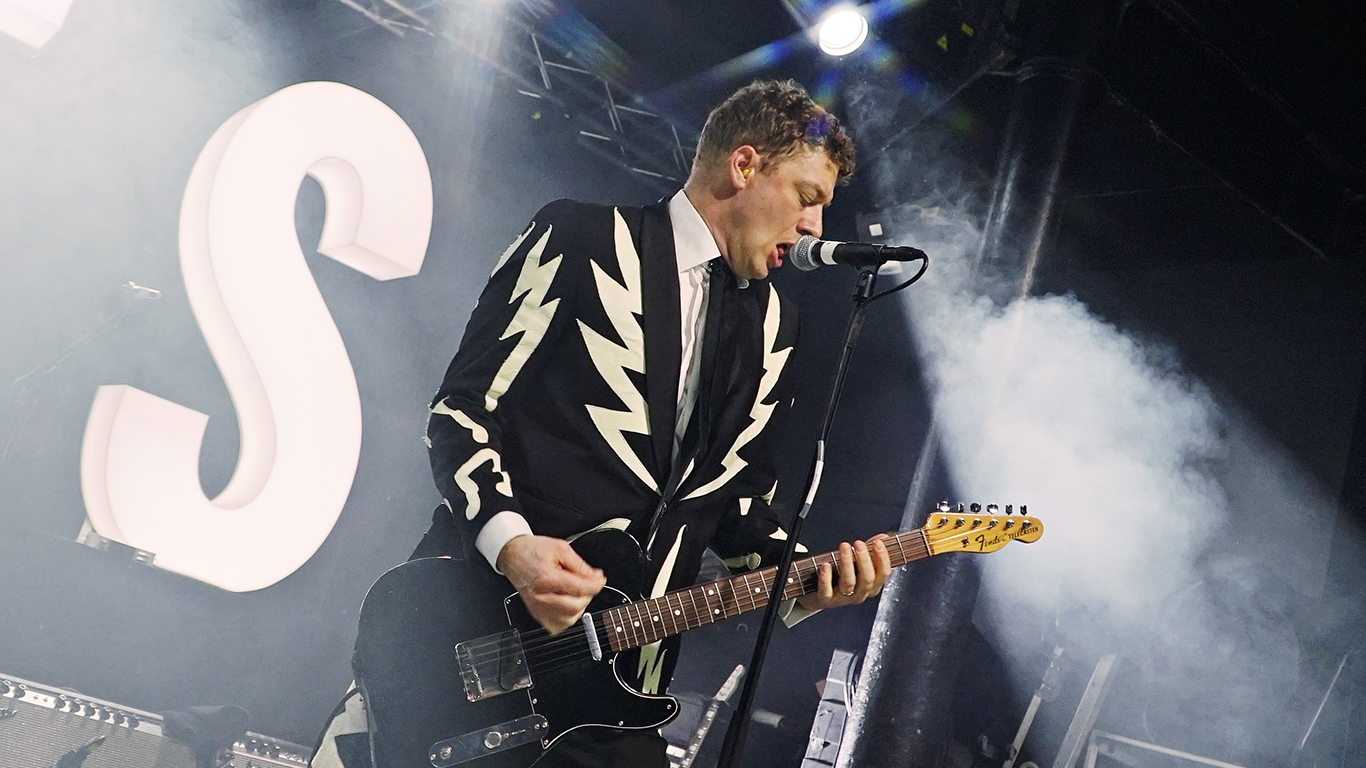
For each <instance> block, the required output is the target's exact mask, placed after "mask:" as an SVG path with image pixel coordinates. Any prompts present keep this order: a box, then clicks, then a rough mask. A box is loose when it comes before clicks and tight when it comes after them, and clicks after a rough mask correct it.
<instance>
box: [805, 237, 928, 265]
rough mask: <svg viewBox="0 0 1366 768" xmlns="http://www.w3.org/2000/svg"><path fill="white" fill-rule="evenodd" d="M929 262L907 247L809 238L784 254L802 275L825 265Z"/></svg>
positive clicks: (915, 250) (926, 257)
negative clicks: (923, 260)
mask: <svg viewBox="0 0 1366 768" xmlns="http://www.w3.org/2000/svg"><path fill="white" fill-rule="evenodd" d="M921 259H927V260H928V259H929V256H926V255H925V252H924V251H922V250H920V249H919V248H912V247H910V246H909V245H873V244H871V243H839V242H835V241H834V240H817V239H816V238H814V237H812V236H811V235H802V237H801V239H800V240H798V241H797V242H796V244H794V245H793V246H792V249H791V250H790V251H788V253H787V260H788V261H790V262H792V264H793V265H794V266H795V267H797V269H800V270H801V271H803V272H810V271H811V270H813V269H815V268H816V267H823V266H825V265H827V264H848V265H850V266H854V267H871V266H875V265H877V264H881V263H882V262H884V261H919V260H921Z"/></svg>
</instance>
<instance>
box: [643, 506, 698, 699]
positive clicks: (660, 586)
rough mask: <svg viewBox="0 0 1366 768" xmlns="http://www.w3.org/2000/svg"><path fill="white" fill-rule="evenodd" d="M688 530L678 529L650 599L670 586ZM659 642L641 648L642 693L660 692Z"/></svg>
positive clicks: (660, 655)
mask: <svg viewBox="0 0 1366 768" xmlns="http://www.w3.org/2000/svg"><path fill="white" fill-rule="evenodd" d="M686 530H688V526H686V525H685V526H683V527H682V528H679V529H678V538H676V539H674V545H673V547H672V548H671V549H670V550H669V556H668V557H666V558H664V564H663V565H661V566H660V567H659V575H658V576H655V583H654V586H653V587H651V588H650V594H649V596H648V599H654V598H656V597H659V596H660V595H663V594H664V591H665V590H666V589H668V588H669V578H670V577H672V576H673V572H674V562H675V561H676V560H678V548H679V547H680V546H682V545H683V532H684V531H686ZM659 643H660V641H658V640H657V641H655V642H653V643H650V644H649V645H645V646H641V648H640V664H639V666H638V667H637V668H636V676H637V677H639V678H640V680H641V685H640V691H641V693H650V694H655V693H659V676H660V674H661V673H662V672H663V671H664V654H663V653H661V652H660V650H659Z"/></svg>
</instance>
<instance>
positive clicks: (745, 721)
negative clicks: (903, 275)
mask: <svg viewBox="0 0 1366 768" xmlns="http://www.w3.org/2000/svg"><path fill="white" fill-rule="evenodd" d="M881 266H882V264H876V265H872V266H866V267H861V268H860V269H859V273H858V282H857V283H856V284H855V286H854V310H853V311H852V312H851V313H850V314H849V325H848V327H847V328H846V329H845V331H844V349H843V351H842V352H841V353H840V361H839V366H838V367H836V369H835V381H834V384H833V385H832V386H831V389H830V400H829V402H828V403H826V406H825V418H824V420H823V421H822V422H821V431H820V436H819V437H818V438H817V439H816V454H815V456H813V457H812V459H811V468H810V469H809V470H808V471H807V474H806V494H805V495H804V496H803V499H804V501H802V506H801V509H800V510H798V512H797V516H796V518H794V519H793V521H792V527H791V529H790V530H789V531H788V534H787V546H786V547H785V548H784V549H783V556H782V559H781V560H779V561H778V569H777V570H776V571H775V572H774V578H773V585H772V587H771V588H770V589H769V593H768V607H767V608H766V609H765V610H764V620H763V623H762V624H760V626H759V634H758V637H756V638H755V641H754V656H753V657H752V658H751V660H750V663H749V674H748V675H746V676H745V687H744V690H743V691H742V692H741V694H740V700H739V701H738V702H736V705H735V714H734V715H733V716H732V717H731V721H730V726H729V727H728V728H727V729H726V740H725V741H724V742H723V743H722V745H721V757H720V759H719V760H718V761H717V763H716V765H717V768H731V766H733V765H734V764H735V760H736V758H737V757H738V756H739V754H740V750H741V749H742V748H743V747H744V744H745V739H746V738H747V737H748V735H749V718H750V715H749V713H750V710H751V709H752V708H753V706H754V694H755V692H756V691H757V690H758V688H759V676H760V674H761V673H762V671H763V668H764V657H765V656H766V655H767V654H768V644H769V639H770V636H771V635H772V634H773V626H774V624H776V623H777V619H778V607H779V602H780V601H781V598H782V595H783V588H784V586H785V585H786V583H787V582H786V576H787V573H788V571H790V570H791V569H792V559H793V556H794V555H795V554H796V552H797V541H798V540H799V538H800V536H801V531H802V524H803V523H804V522H805V521H806V515H807V512H809V511H810V510H811V503H812V502H813V501H814V500H815V498H816V489H817V488H819V487H820V484H821V471H822V470H824V469H825V441H826V439H827V438H828V437H829V436H830V427H831V425H832V424H833V423H834V421H835V410H836V408H838V407H839V402H840V394H841V393H842V392H843V391H844V379H845V375H846V374H847V373H848V370H849V359H850V357H852V356H853V353H854V344H855V343H856V342H857V341H858V335H859V331H860V330H861V329H862V328H863V318H864V315H865V314H866V313H867V311H868V303H869V302H870V301H872V300H873V299H877V298H881V297H883V296H886V295H887V294H889V293H893V292H895V291H899V290H901V289H902V288H905V287H906V286H907V285H910V284H911V283H913V282H915V280H916V279H918V278H919V277H920V275H923V274H924V273H925V266H928V262H926V263H925V265H922V267H921V269H920V273H919V274H917V275H916V276H915V277H913V278H911V279H910V280H908V281H906V282H905V283H904V284H902V285H900V286H898V287H896V288H893V289H892V290H889V291H885V292H883V293H879V294H876V295H874V293H873V288H874V286H875V285H876V284H877V272H878V269H879V268H880V267H881Z"/></svg>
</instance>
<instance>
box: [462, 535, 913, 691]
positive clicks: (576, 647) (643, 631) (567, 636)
mask: <svg viewBox="0 0 1366 768" xmlns="http://www.w3.org/2000/svg"><path fill="white" fill-rule="evenodd" d="M911 533H914V532H911ZM904 537H905V534H902V535H899V536H896V537H893V538H894V539H896V540H894V541H891V542H890V543H892V544H894V545H896V547H897V549H898V550H899V552H898V555H899V558H898V559H903V562H902V563H898V565H902V564H904V563H905V562H910V561H912V560H916V559H920V558H923V557H924V556H926V555H927V554H928V552H927V551H926V550H925V549H924V544H923V542H920V541H914V540H912V541H911V542H910V544H911V549H912V554H911V556H910V557H907V556H906V553H905V549H906V547H905V545H906V543H907V542H905V541H902V540H900V539H903V538H904ZM826 559H828V561H829V562H830V563H831V564H832V565H833V566H835V568H836V572H838V566H839V562H838V559H837V556H836V554H835V553H833V552H832V553H826V554H824V555H817V556H815V557H811V558H807V559H806V560H804V561H798V563H796V564H794V572H795V577H796V578H798V579H800V580H801V581H803V582H804V581H806V579H807V577H809V576H811V575H813V574H814V573H815V572H816V568H817V567H818V566H819V565H820V564H822V562H823V561H824V560H826ZM766 572H767V573H766ZM774 573H776V569H774V568H772V567H769V568H766V569H763V570H762V571H757V572H750V573H746V574H741V575H740V576H736V577H733V578H732V579H727V580H723V582H714V583H724V584H726V585H727V586H729V587H731V590H730V591H731V600H730V602H731V603H732V604H733V605H734V607H736V608H740V610H739V611H737V612H736V613H735V614H733V615H740V614H742V613H747V612H749V611H752V610H756V609H757V608H759V607H761V605H766V604H767V599H763V600H760V599H759V598H755V597H753V596H752V595H750V594H749V592H748V588H750V587H752V585H751V584H750V583H749V579H750V578H752V577H754V576H756V575H760V574H762V575H763V576H762V578H761V581H762V582H765V586H764V587H763V588H762V591H763V593H764V595H765V597H766V596H767V594H768V588H769V585H768V584H767V582H769V581H770V579H771V576H772V575H773V574H774ZM737 582H739V583H743V584H744V585H745V587H746V591H745V592H743V593H741V592H739V591H738V590H736V589H735V586H736V583H737ZM700 586H709V585H700ZM695 589H696V587H693V588H689V589H686V590H679V591H677V592H671V593H668V594H666V595H663V596H661V597H660V598H654V599H652V600H648V601H638V602H635V603H627V604H624V605H621V606H615V607H614V608H609V609H605V610H603V611H600V612H599V613H597V614H594V616H595V617H597V618H598V620H599V621H598V623H599V625H602V626H604V629H605V626H606V625H607V624H610V623H611V622H607V621H606V619H607V618H608V617H607V616H606V614H608V613H609V612H611V611H614V610H623V609H626V608H628V607H630V608H635V610H636V613H637V616H638V617H639V618H638V619H637V620H643V619H644V615H642V611H641V607H643V605H644V604H646V603H652V602H658V603H662V604H663V605H664V606H665V607H666V608H667V607H669V604H668V599H669V598H671V597H672V598H677V599H678V601H679V605H680V606H683V600H682V598H683V595H688V596H689V598H691V597H693V594H692V593H693V592H694V590H695ZM718 591H724V590H718ZM740 594H744V595H745V598H746V602H748V603H749V605H748V606H744V605H741V602H742V601H741V599H740V597H739V595H740ZM801 594H806V592H802V593H801ZM691 602H693V604H694V610H693V611H691V612H689V613H687V614H680V617H681V618H680V619H675V618H671V617H669V615H668V611H667V610H666V611H663V612H658V613H651V612H645V614H646V615H650V616H651V618H652V619H654V620H655V621H658V620H659V617H660V616H663V617H665V621H664V622H662V623H660V624H659V626H657V627H652V626H650V625H648V624H646V625H644V626H640V627H635V626H634V625H633V626H632V631H631V632H630V633H629V634H630V635H631V637H630V638H628V642H631V643H632V645H631V646H629V647H639V646H640V645H645V644H648V643H650V642H655V641H656V640H660V639H663V638H664V637H669V636H672V635H675V634H679V633H680V632H684V631H688V630H690V629H695V628H697V627H700V626H703V625H705V624H709V623H714V622H715V621H717V618H714V617H717V616H719V618H730V617H731V616H732V614H731V613H730V609H729V607H728V606H727V605H726V601H725V599H724V598H723V599H722V601H721V603H722V604H721V609H720V610H722V612H723V613H722V614H719V615H718V614H706V613H701V612H697V611H696V610H695V608H696V601H695V600H692V601H691ZM704 604H708V605H710V604H709V603H706V601H705V600H704ZM680 610H681V609H680ZM628 615H629V614H628ZM704 619H705V621H704ZM668 624H673V625H674V627H673V629H672V630H670V629H669V628H668V626H667V625H668ZM689 624H694V626H688V625H689ZM680 626H681V628H680ZM657 629H664V630H665V633H664V634H663V635H660V636H659V637H658V638H655V637H654V632H655V630H657ZM547 635H549V633H548V632H546V630H544V629H539V628H538V629H535V630H531V631H529V632H527V633H525V634H524V635H522V638H523V643H522V646H523V654H524V656H525V657H526V658H527V663H528V665H529V666H531V665H533V664H534V665H535V666H539V667H540V668H541V669H540V673H541V674H545V673H547V672H549V671H553V670H555V669H559V668H561V667H563V666H565V664H563V663H557V662H560V661H562V660H564V659H572V660H573V661H571V662H569V663H577V661H578V660H579V657H583V656H591V651H590V650H589V649H588V644H587V641H586V637H587V633H586V631H585V630H584V628H583V626H582V625H579V626H575V627H571V628H569V629H568V630H566V631H565V632H562V633H560V634H559V635H551V636H549V637H546V636H547ZM607 635H608V633H607V632H606V631H604V632H602V633H601V634H600V640H606V641H607V645H608V647H609V648H610V647H611V639H610V637H609V636H607ZM652 638H653V639H652ZM566 645H568V646H569V648H565V646H566ZM629 647H628V648H624V649H622V650H629ZM561 650H568V651H569V653H567V654H565V653H557V655H554V656H550V657H547V655H546V654H547V653H550V652H552V651H555V652H558V651H561ZM503 653H504V651H503V650H502V649H500V648H494V649H492V650H489V651H485V652H479V653H476V654H471V655H470V657H469V658H470V659H471V660H472V661H474V662H475V663H476V664H477V663H482V662H485V661H487V660H488V659H489V657H491V656H500V655H502V654H503ZM533 656H534V657H535V660H534V661H533V659H532V657H533ZM547 664H549V665H550V666H546V665H547Z"/></svg>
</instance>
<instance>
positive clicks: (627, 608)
mask: <svg viewBox="0 0 1366 768" xmlns="http://www.w3.org/2000/svg"><path fill="white" fill-rule="evenodd" d="M617 610H619V611H620V612H621V627H622V629H623V630H624V631H625V634H626V642H627V644H628V646H627V647H630V648H634V647H635V646H636V631H635V629H634V628H633V627H632V626H631V605H630V604H629V603H627V604H626V605H623V606H621V608H619V609H617Z"/></svg>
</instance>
